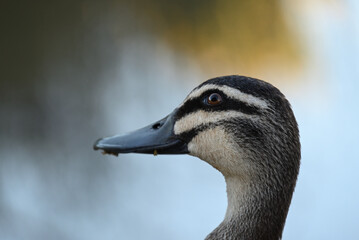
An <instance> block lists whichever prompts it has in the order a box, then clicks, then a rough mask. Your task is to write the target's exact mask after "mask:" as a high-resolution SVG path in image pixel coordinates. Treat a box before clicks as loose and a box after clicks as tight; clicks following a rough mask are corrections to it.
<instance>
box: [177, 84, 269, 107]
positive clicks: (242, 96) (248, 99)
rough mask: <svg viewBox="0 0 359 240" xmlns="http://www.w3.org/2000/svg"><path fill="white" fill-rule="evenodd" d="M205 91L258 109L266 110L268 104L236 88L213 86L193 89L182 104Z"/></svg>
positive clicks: (207, 85) (208, 85)
mask: <svg viewBox="0 0 359 240" xmlns="http://www.w3.org/2000/svg"><path fill="white" fill-rule="evenodd" d="M207 91H213V92H215V91H221V92H224V93H225V95H226V96H227V97H228V98H231V99H236V100H238V101H241V102H244V103H246V104H247V105H251V106H256V107H258V108H268V103H267V102H266V101H265V100H263V99H261V98H259V97H255V96H253V95H251V94H248V93H244V92H241V91H240V90H238V89H236V88H232V87H229V86H226V85H215V84H206V85H203V86H201V87H200V88H198V89H194V90H193V91H192V92H191V93H190V94H189V95H188V96H187V98H186V99H185V100H184V102H183V104H185V103H186V102H187V101H190V100H192V99H195V98H198V97H200V96H202V95H203V93H204V92H207Z"/></svg>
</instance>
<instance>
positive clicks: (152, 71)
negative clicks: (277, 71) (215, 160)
mask: <svg viewBox="0 0 359 240" xmlns="http://www.w3.org/2000/svg"><path fill="white" fill-rule="evenodd" d="M303 2H304V3H303V4H298V6H300V7H301V8H299V9H297V8H296V7H298V6H297V5H295V4H294V3H293V4H292V5H291V4H289V5H286V7H287V10H288V16H287V18H289V19H290V20H291V21H292V24H293V26H295V27H296V28H298V29H297V32H298V34H299V36H301V38H302V39H303V42H304V43H305V44H304V46H305V49H304V50H303V51H304V52H306V54H307V55H308V56H307V58H306V62H305V64H304V65H303V69H302V71H301V74H299V75H295V76H293V79H296V80H297V81H288V82H276V81H275V80H274V81H273V82H275V84H276V86H277V87H278V88H280V89H282V91H283V92H284V93H285V94H286V95H287V97H288V99H289V100H290V101H291V103H292V106H293V109H294V112H295V114H296V117H297V120H298V123H299V127H300V132H301V142H302V167H301V171H300V175H299V179H298V185H297V188H296V191H295V194H294V198H293V202H292V205H291V208H290V212H289V215H288V219H287V223H286V227H285V230H284V236H283V239H356V238H358V237H359V231H358V228H357V223H358V219H357V218H358V217H357V216H358V215H359V208H358V206H357V203H358V202H359V190H358V188H357V187H356V183H357V182H358V181H359V175H358V174H357V171H358V169H359V161H358V160H359V159H358V154H359V152H358V151H359V150H358V148H357V145H358V143H359V137H358V136H359V130H358V129H359V128H358V127H357V123H358V122H359V110H358V107H357V106H356V104H357V103H358V102H359V95H358V94H356V93H357V91H358V89H359V88H358V87H359V82H358V76H359V74H358V69H359V66H358V65H359V64H358V63H359V61H358V54H359V48H358V47H359V45H358V41H357V40H358V32H359V28H358V22H359V21H358V17H357V15H358V13H359V6H358V3H357V2H355V1H343V3H339V2H337V1H332V2H331V4H329V5H328V4H326V3H323V2H321V1H313V3H310V2H308V1H303ZM314 2H315V4H314ZM16 7H17V6H16ZM24 7H25V8H24ZM24 7H23V8H20V9H19V10H18V8H12V10H16V11H20V13H21V14H22V15H23V16H24V18H23V19H21V20H18V21H15V19H13V20H14V21H15V22H14V24H15V25H14V26H15V27H16V29H17V31H15V30H12V31H11V34H12V35H11V37H9V39H10V40H9V42H8V44H9V43H10V42H11V43H14V42H16V43H17V45H16V44H15V45H16V46H17V48H16V49H15V48H14V50H11V51H12V52H10V50H6V47H5V48H4V47H3V49H2V50H3V51H4V52H5V53H6V54H7V55H6V56H12V58H11V57H9V58H8V59H6V61H4V63H7V64H8V66H9V67H8V68H6V69H4V71H3V72H5V73H6V74H4V77H6V79H8V80H9V81H8V82H7V85H5V84H3V82H1V84H2V85H1V87H2V88H3V86H6V89H5V87H4V88H3V89H1V90H2V91H1V93H2V96H0V99H1V103H0V112H1V119H0V124H1V133H0V239H6V240H7V239H9V240H10V239H11V240H12V239H203V238H204V237H205V236H206V235H207V234H208V233H209V232H210V231H211V230H213V229H214V228H215V227H216V226H217V225H218V224H219V223H220V222H221V221H222V219H223V217H224V214H225V210H226V204H227V203H226V201H227V200H226V195H225V183H224V179H223V178H222V176H221V174H220V173H219V172H217V171H216V170H215V169H213V168H212V167H211V166H209V165H208V164H206V163H204V162H202V161H200V160H199V159H196V158H193V157H190V156H157V157H154V156H150V155H131V154H130V155H120V156H119V157H118V158H116V157H113V156H103V155H101V154H100V152H95V151H93V150H92V144H93V143H94V141H95V140H96V139H97V138H99V137H102V136H106V135H113V134H117V133H122V132H127V131H130V130H133V129H136V128H138V127H141V126H145V125H147V124H148V123H151V122H153V121H156V120H158V119H160V118H162V117H164V116H165V115H167V114H168V113H170V112H171V111H172V110H173V109H174V108H175V107H176V106H177V105H179V104H180V103H181V101H182V100H183V99H184V97H185V96H186V95H187V93H188V92H189V91H190V90H191V89H192V88H193V87H195V86H196V85H197V84H198V83H200V82H202V81H204V80H206V78H208V76H207V74H206V73H205V72H203V69H200V68H199V66H198V63H197V62H196V60H195V59H194V58H193V57H192V56H189V55H187V54H186V53H185V52H181V51H178V50H175V49H173V48H172V47H171V46H170V45H169V44H168V43H167V42H166V41H164V40H163V39H161V38H160V37H158V36H156V35H155V34H154V33H152V32H149V31H148V29H145V28H143V27H142V26H139V25H136V21H135V19H136V15H135V13H133V12H131V11H130V10H129V9H127V8H123V7H118V6H117V7H114V8H112V5H111V4H109V5H105V4H104V5H101V4H97V5H96V4H89V3H88V4H84V3H82V2H81V3H76V4H69V3H67V2H66V1H65V2H64V3H62V4H58V5H56V7H54V6H52V7H51V6H50V5H43V6H42V8H40V9H36V11H38V12H39V14H36V11H32V13H31V14H30V13H29V12H28V11H26V6H24ZM28 7H31V6H28ZM114 9H115V10H116V11H114ZM58 10H59V11H58ZM44 12H45V13H46V14H44ZM10 13H11V12H10ZM10 13H9V15H11V14H10ZM79 13H82V15H81V14H79ZM114 13H116V14H114ZM64 15H65V16H66V17H64ZM41 16H42V17H43V16H45V17H44V18H42V17H41ZM10 19H11V18H10ZM46 21H48V22H46ZM131 23H132V24H131ZM33 26H36V27H35V28H32V27H33ZM54 26H56V28H54ZM29 32H30V33H31V32H32V33H33V32H38V34H34V35H31V34H28V35H26V33H29ZM3 46H6V45H3ZM12 46H14V45H12ZM10 53H11V54H10ZM303 54H304V53H303ZM2 65H3V66H7V65H4V64H2ZM239 72H240V70H239ZM259 75H265V74H262V73H259ZM272 77H273V74H271V75H270V79H269V80H272V79H271V78H272ZM16 79H24V80H23V81H19V80H16ZM281 79H282V78H281Z"/></svg>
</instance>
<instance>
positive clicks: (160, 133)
mask: <svg viewBox="0 0 359 240" xmlns="http://www.w3.org/2000/svg"><path fill="white" fill-rule="evenodd" d="M175 113H176V110H175V111H174V112H172V113H171V114H170V115H168V116H167V117H165V118H163V119H161V120H159V121H157V122H155V123H153V124H150V125H148V126H147V127H144V128H141V129H138V130H136V131H133V132H130V133H128V134H124V135H116V136H113V137H106V138H101V139H99V140H97V141H96V142H95V144H94V147H93V148H94V149H95V150H103V152H104V153H107V154H113V155H116V156H117V155H118V154H119V153H150V154H154V155H157V154H186V153H188V149H187V143H185V142H184V141H182V140H181V139H179V138H178V137H177V136H176V135H175V134H174V131H173V127H174V124H175V119H174V115H175Z"/></svg>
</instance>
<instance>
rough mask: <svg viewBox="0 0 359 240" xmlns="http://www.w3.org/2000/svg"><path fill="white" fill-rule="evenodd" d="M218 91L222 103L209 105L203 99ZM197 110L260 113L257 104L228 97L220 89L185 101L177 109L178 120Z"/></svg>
mask: <svg viewBox="0 0 359 240" xmlns="http://www.w3.org/2000/svg"><path fill="white" fill-rule="evenodd" d="M214 92H216V93H218V94H220V95H221V96H222V103H221V104H218V105H214V106H209V105H207V104H205V103H204V101H203V99H205V98H207V97H208V96H209V95H210V94H211V93H214ZM197 110H203V111H208V112H215V111H228V110H234V111H240V112H242V113H245V114H260V111H259V108H258V107H256V106H252V105H248V104H246V103H244V102H241V101H238V100H236V99H233V98H228V97H227V96H226V94H224V93H223V92H222V91H219V90H209V91H206V92H204V93H202V94H201V96H199V97H197V98H193V99H190V100H189V101H187V102H185V103H184V104H183V105H182V106H181V107H180V108H179V109H178V111H177V115H176V120H179V119H181V118H182V117H184V116H186V115H187V114H190V113H192V112H195V111H197Z"/></svg>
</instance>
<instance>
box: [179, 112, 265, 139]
mask: <svg viewBox="0 0 359 240" xmlns="http://www.w3.org/2000/svg"><path fill="white" fill-rule="evenodd" d="M231 118H251V119H256V118H258V116H253V115H248V114H245V113H242V112H238V111H219V112H206V111H203V110H199V111H197V112H194V113H190V114H188V115H186V116H185V117H183V118H181V119H180V120H178V121H177V122H176V123H175V126H174V132H175V134H177V135H178V134H181V133H184V132H187V131H189V130H191V129H194V128H196V127H198V126H200V125H203V124H209V123H216V122H218V121H222V120H228V119H231Z"/></svg>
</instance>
